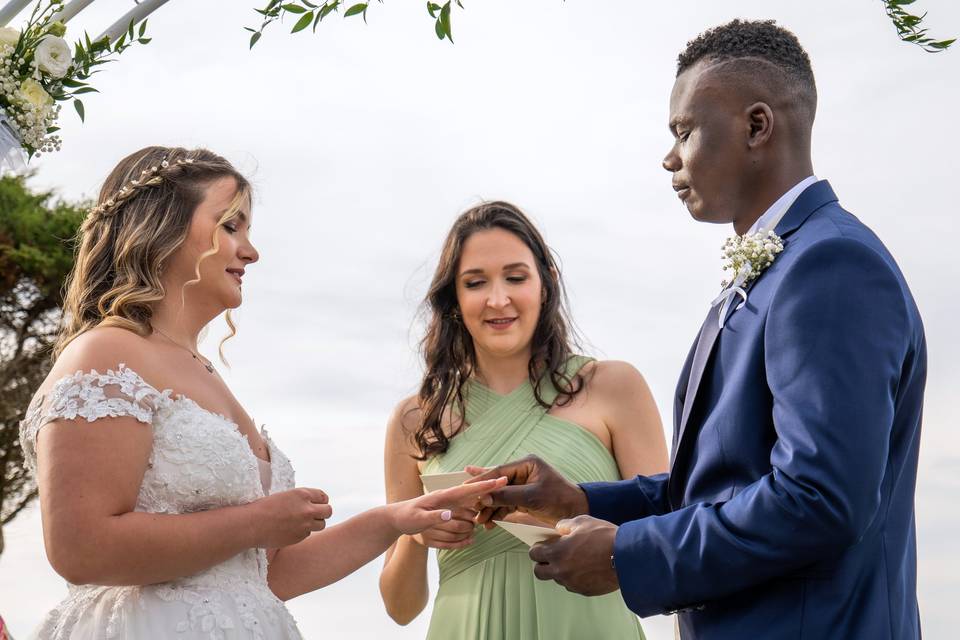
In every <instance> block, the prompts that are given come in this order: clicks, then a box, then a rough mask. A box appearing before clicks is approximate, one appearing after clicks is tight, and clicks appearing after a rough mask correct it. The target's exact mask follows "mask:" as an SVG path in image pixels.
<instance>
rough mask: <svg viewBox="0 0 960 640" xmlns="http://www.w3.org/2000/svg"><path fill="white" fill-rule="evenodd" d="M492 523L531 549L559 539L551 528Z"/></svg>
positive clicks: (512, 523)
mask: <svg viewBox="0 0 960 640" xmlns="http://www.w3.org/2000/svg"><path fill="white" fill-rule="evenodd" d="M494 522H496V523H497V526H499V527H502V528H504V529H506V531H507V532H508V533H510V534H511V535H513V536H515V537H517V538H519V539H520V540H522V541H523V542H525V543H526V544H527V546H528V547H532V546H533V545H535V544H537V543H538V542H546V541H547V540H551V539H553V538H559V537H560V534H559V533H557V530H556V529H554V528H553V527H538V526H536V525H532V524H519V523H517V522H504V521H503V520H494Z"/></svg>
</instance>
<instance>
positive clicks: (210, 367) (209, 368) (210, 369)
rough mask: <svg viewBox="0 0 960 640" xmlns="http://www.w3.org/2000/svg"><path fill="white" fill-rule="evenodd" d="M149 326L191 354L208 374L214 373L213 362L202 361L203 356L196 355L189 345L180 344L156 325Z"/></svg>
mask: <svg viewBox="0 0 960 640" xmlns="http://www.w3.org/2000/svg"><path fill="white" fill-rule="evenodd" d="M151 328H152V329H153V330H154V331H156V332H157V333H159V334H160V335H162V336H163V337H164V338H166V339H167V340H169V341H170V342H172V343H173V344H175V345H177V346H178V347H180V348H181V349H183V350H185V351H187V352H188V353H189V354H190V355H191V356H193V359H194V360H196V361H197V362H199V363H200V364H202V365H203V368H204V369H206V370H207V373H209V374H211V375H212V374H213V373H215V369H214V368H213V364H212V363H210V362H204V361H203V358H201V357H200V356H198V355H197V354H196V353H194V351H193V349H191V348H190V347H185V346H184V345H182V344H180V343H179V342H177V341H176V340H174V339H173V338H171V337H170V336H168V335H167V334H165V333H164V332H163V331H160V329H157V328H156V327H151Z"/></svg>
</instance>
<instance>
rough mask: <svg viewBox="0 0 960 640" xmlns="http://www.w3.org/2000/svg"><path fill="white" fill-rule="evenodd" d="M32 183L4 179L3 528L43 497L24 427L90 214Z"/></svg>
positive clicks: (0, 248)
mask: <svg viewBox="0 0 960 640" xmlns="http://www.w3.org/2000/svg"><path fill="white" fill-rule="evenodd" d="M24 180H25V179H24V178H23V177H22V176H15V177H4V178H0V525H2V524H5V523H7V522H9V521H10V520H12V519H13V518H14V517H15V516H16V515H17V514H18V513H19V512H20V511H21V510H22V509H23V508H24V507H25V506H26V505H27V504H28V503H29V502H30V501H31V500H32V499H33V498H34V497H36V484H35V483H34V480H33V478H32V477H31V476H30V474H29V472H28V470H27V468H26V466H25V465H24V462H23V452H22V451H21V449H20V444H19V422H20V420H21V419H23V415H24V412H25V410H26V407H27V404H28V403H29V402H30V398H31V397H32V395H33V392H34V390H36V388H37V386H39V384H40V382H41V381H42V380H43V379H44V377H46V375H47V372H48V371H49V367H50V358H49V353H50V348H51V346H52V345H53V342H54V340H55V339H56V333H57V327H58V326H59V321H60V314H61V307H62V304H63V298H62V288H63V282H64V280H65V279H66V277H67V274H68V273H69V272H70V269H71V268H72V266H73V255H74V254H73V250H74V238H75V237H76V233H77V229H78V228H79V226H80V223H81V221H82V220H83V217H84V215H85V211H86V207H84V206H76V205H72V204H67V203H64V202H60V201H57V202H54V201H53V200H52V198H51V195H50V194H49V193H33V192H31V191H30V190H29V189H28V188H27V187H26V185H25V182H24ZM2 544H3V543H2V534H0V549H2Z"/></svg>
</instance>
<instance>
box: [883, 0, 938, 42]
mask: <svg viewBox="0 0 960 640" xmlns="http://www.w3.org/2000/svg"><path fill="white" fill-rule="evenodd" d="M914 1H915V0H883V5H884V7H885V8H886V10H887V16H888V17H889V18H890V20H891V21H893V26H894V27H896V29H897V35H899V36H900V39H901V40H903V41H904V42H911V43H913V44H916V45H918V46H920V47H921V48H922V49H923V50H924V51H927V52H930V53H936V52H938V51H943V50H945V49H947V48H948V47H949V46H950V45H951V44H953V43H954V42H956V38H951V39H950V40H935V39H933V38H931V37H929V36H927V30H926V29H925V28H921V27H920V23H921V22H923V19H924V18H926V17H927V14H926V13H924V14H923V15H919V16H917V15H913V14H911V13H910V12H908V11H907V10H906V9H904V8H903V7H905V6H907V5H910V4H913V3H914Z"/></svg>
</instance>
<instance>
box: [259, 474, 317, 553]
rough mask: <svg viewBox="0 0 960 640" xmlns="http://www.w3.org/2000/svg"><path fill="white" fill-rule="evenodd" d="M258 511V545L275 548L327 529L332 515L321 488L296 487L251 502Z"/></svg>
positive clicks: (294, 542)
mask: <svg viewBox="0 0 960 640" xmlns="http://www.w3.org/2000/svg"><path fill="white" fill-rule="evenodd" d="M250 506H251V507H252V508H254V509H257V510H258V511H259V513H258V514H257V526H258V527H259V529H260V530H259V532H258V535H257V540H258V542H257V546H258V547H261V548H265V549H275V548H279V547H286V546H288V545H291V544H296V543H298V542H300V541H301V540H303V539H304V538H306V537H307V536H309V535H310V534H311V533H312V532H314V531H320V530H322V529H323V528H324V527H325V526H326V520H327V518H329V517H330V516H331V515H332V514H333V508H332V507H331V506H330V505H329V498H327V494H326V493H324V492H323V491H321V490H320V489H308V488H306V487H297V488H296V489H290V490H289V491H283V492H280V493H275V494H273V495H271V496H267V497H265V498H260V499H259V500H256V501H255V502H252V503H251V504H250Z"/></svg>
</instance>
